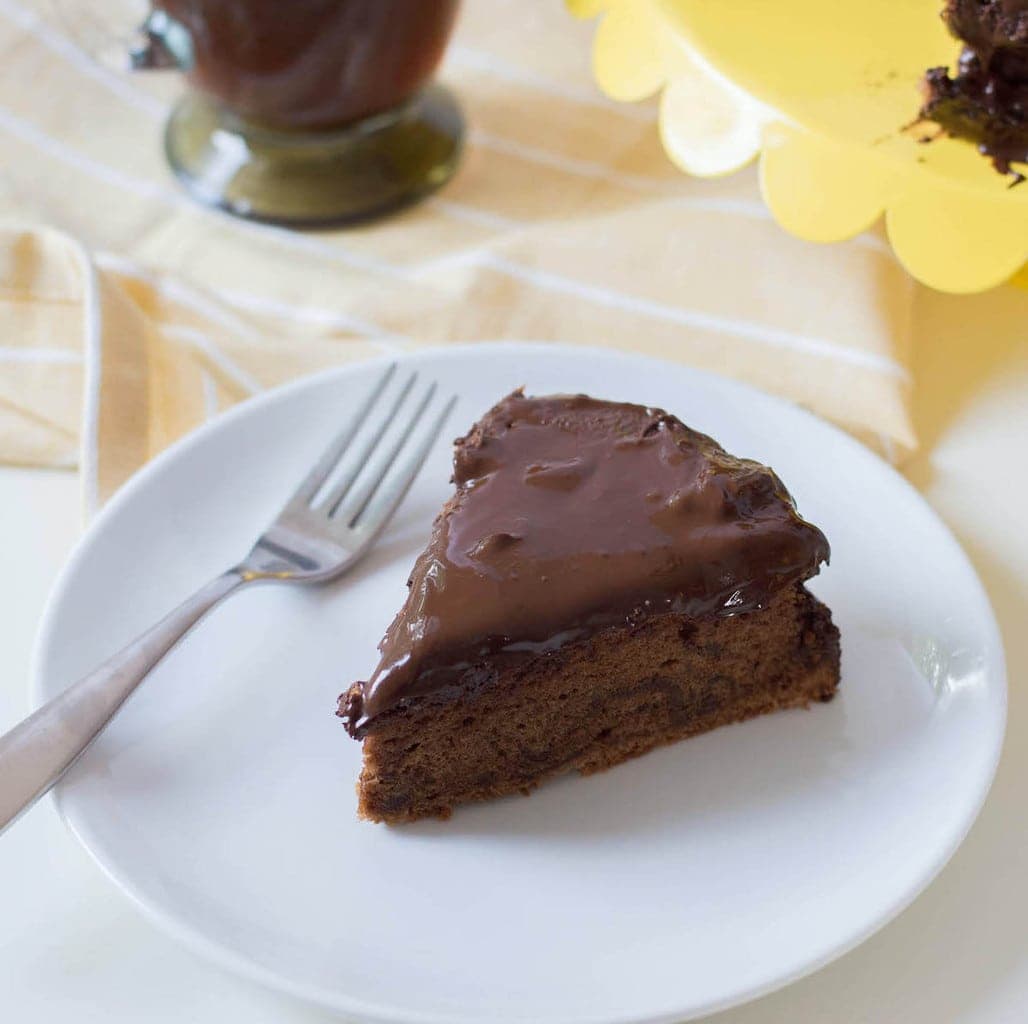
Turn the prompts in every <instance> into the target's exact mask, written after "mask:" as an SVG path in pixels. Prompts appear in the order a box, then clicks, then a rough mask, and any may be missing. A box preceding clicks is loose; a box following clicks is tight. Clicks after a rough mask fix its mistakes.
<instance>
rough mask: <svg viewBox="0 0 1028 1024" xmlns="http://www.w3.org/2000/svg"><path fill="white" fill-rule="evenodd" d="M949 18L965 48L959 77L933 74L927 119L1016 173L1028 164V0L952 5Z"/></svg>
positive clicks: (970, 0) (960, 0)
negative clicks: (1013, 165) (1017, 165)
mask: <svg viewBox="0 0 1028 1024" xmlns="http://www.w3.org/2000/svg"><path fill="white" fill-rule="evenodd" d="M943 18H944V20H945V21H946V24H947V25H948V26H949V29H950V31H951V32H952V33H953V34H954V35H955V36H956V37H957V38H958V39H959V40H961V41H962V42H963V43H964V44H965V45H964V49H963V50H962V51H961V54H960V59H959V62H958V65H957V73H956V75H954V76H952V77H951V76H950V74H949V72H948V70H947V69H946V68H932V69H931V70H930V71H929V72H928V75H927V79H926V91H927V101H926V103H925V106H924V108H923V109H922V111H921V114H922V116H923V117H925V118H927V119H929V120H932V121H935V122H936V123H937V124H939V125H941V126H942V128H944V129H945V130H946V131H947V132H948V133H949V134H950V135H955V136H957V137H959V138H964V139H969V140H970V141H972V142H975V143H977V145H978V148H979V150H981V152H983V153H985V154H986V155H988V156H991V157H992V159H993V163H994V164H995V165H996V168H997V170H999V171H1001V172H1003V173H1004V174H1007V173H1012V169H1011V166H1010V165H1011V163H1014V162H1017V163H1025V162H1028V0H949V2H948V3H947V4H946V8H945V10H944V11H943ZM1016 177H1017V179H1018V180H1021V178H1022V175H1020V174H1017V175H1016Z"/></svg>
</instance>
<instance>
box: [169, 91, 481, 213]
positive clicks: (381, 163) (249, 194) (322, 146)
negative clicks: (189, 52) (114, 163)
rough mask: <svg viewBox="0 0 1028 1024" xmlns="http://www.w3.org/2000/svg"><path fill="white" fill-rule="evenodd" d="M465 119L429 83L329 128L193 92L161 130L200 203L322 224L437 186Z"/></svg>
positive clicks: (452, 159)
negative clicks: (234, 107)
mask: <svg viewBox="0 0 1028 1024" xmlns="http://www.w3.org/2000/svg"><path fill="white" fill-rule="evenodd" d="M463 137H464V121H463V118H462V117H461V113H460V108H459V107H458V106H457V102H456V100H454V98H453V96H452V95H451V94H450V92H449V91H448V90H446V89H444V88H443V87H442V86H438V85H433V86H430V87H429V88H427V89H425V90H424V91H423V92H421V93H419V94H418V95H417V96H415V97H414V98H413V99H412V100H410V101H408V102H407V103H405V104H404V105H403V106H402V107H400V108H398V109H396V110H390V111H387V112H385V113H383V114H376V115H375V116H373V117H369V118H367V119H365V120H363V121H358V122H356V123H354V124H351V125H347V126H346V127H345V128H342V129H339V130H337V131H331V132H296V133H293V132H282V131H275V130H271V129H268V128H264V127H261V126H260V125H256V124H253V123H252V122H249V121H244V120H242V119H241V118H239V117H237V116H236V115H234V114H232V113H231V112H230V111H228V110H226V109H225V108H224V107H220V106H218V105H217V104H215V103H213V102H211V101H210V100H208V99H207V98H205V97H204V96H202V95H200V94H198V93H188V94H186V96H185V97H183V98H182V99H181V100H180V101H179V103H178V104H177V105H176V107H175V109H174V110H173V111H172V114H171V117H170V118H169V119H168V124H167V128H166V129H165V134H164V142H165V152H166V153H167V156H168V161H169V163H170V164H171V167H172V169H173V170H174V172H175V174H176V175H177V176H178V178H179V179H180V180H181V181H182V183H183V184H184V185H185V187H186V188H187V189H188V190H189V192H190V193H191V194H192V195H193V196H194V197H195V198H196V199H198V200H199V201H200V202H202V203H206V204H207V205H210V206H217V207H220V208H221V209H224V210H228V211H229V212H230V213H233V214H235V215H236V216H239V217H248V218H251V219H253V220H262V221H269V222H272V223H276V224H289V225H293V226H295V227H325V226H329V225H333V224H346V223H355V222H358V221H365V220H370V219H372V218H375V217H380V216H382V215H384V214H387V213H391V212H392V211H394V210H397V209H399V208H401V207H403V206H407V205H408V204H410V203H413V202H415V201H416V200H418V199H420V198H421V197H422V196H425V195H427V194H428V193H430V192H433V191H435V189H437V188H439V187H440V186H441V185H443V184H444V183H445V182H446V181H448V180H449V178H450V177H451V176H452V175H453V172H454V171H455V170H456V168H457V163H458V161H459V159H460V152H461V145H462V141H463Z"/></svg>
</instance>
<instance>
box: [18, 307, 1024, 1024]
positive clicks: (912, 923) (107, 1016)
mask: <svg viewBox="0 0 1028 1024" xmlns="http://www.w3.org/2000/svg"><path fill="white" fill-rule="evenodd" d="M983 321H985V322H988V323H989V324H990V329H989V330H988V331H985V330H983V329H982V328H981V326H980V324H981V323H982V322H983ZM916 322H917V324H918V329H917V337H916V338H915V359H914V370H915V379H916V380H917V390H916V394H915V413H916V419H917V426H918V430H919V433H920V435H921V439H922V443H923V444H924V453H923V454H922V455H920V456H919V457H918V458H917V459H915V460H914V461H913V462H911V463H910V464H908V465H907V466H906V467H904V468H905V470H906V472H907V474H908V476H909V477H910V478H911V480H912V481H913V482H914V483H915V485H917V486H918V487H919V488H920V489H921V490H922V491H923V493H924V494H925V495H926V496H927V497H928V499H929V500H930V501H931V503H932V504H933V505H934V507H935V508H936V509H937V510H938V511H939V513H940V514H941V515H942V517H943V518H944V519H945V520H946V521H947V522H948V524H949V525H950V526H951V528H952V529H953V530H954V531H955V533H956V534H957V536H958V538H959V539H960V540H961V541H962V543H963V544H964V545H965V548H966V549H967V551H968V553H969V555H970V556H971V559H972V560H973V561H974V563H975V565H976V566H977V568H978V571H979V572H980V574H981V575H982V577H983V579H984V581H985V584H986V587H987V589H988V591H989V594H990V596H991V599H992V601H993V604H994V606H995V608H996V611H997V615H998V618H999V621H1000V626H1001V628H1002V630H1003V634H1004V640H1005V643H1006V648H1007V657H1008V667H1009V675H1010V686H1011V693H1010V724H1009V729H1008V734H1007V743H1006V748H1005V752H1004V757H1003V761H1002V763H1001V766H1000V770H999V774H998V777H997V780H996V783H995V786H994V788H993V791H992V795H991V796H990V798H989V801H988V803H987V804H986V807H985V809H984V811H983V813H982V816H981V818H980V819H979V821H978V823H977V825H976V826H975V827H974V829H973V830H972V832H971V834H970V836H969V838H968V839H967V841H966V843H965V844H964V846H963V847H962V848H961V849H960V851H959V852H958V853H957V855H956V857H955V858H954V859H953V861H952V862H951V864H950V865H949V866H948V867H947V868H946V869H945V871H944V872H943V873H942V875H941V876H940V877H939V879H938V880H937V881H936V882H935V883H934V884H933V885H932V886H931V887H930V888H929V890H928V891H927V892H926V893H925V894H924V895H923V896H921V897H920V898H919V899H918V900H917V901H916V902H915V904H914V905H913V906H912V907H911V908H910V909H909V910H908V911H907V912H906V913H904V914H903V915H902V916H901V917H900V918H899V919H898V920H897V921H896V922H894V923H893V924H892V925H890V926H889V927H887V928H886V929H884V930H883V931H882V932H881V933H879V934H878V935H877V936H875V937H874V938H872V939H871V940H870V941H869V942H867V943H866V944H865V945H864V946H862V947H861V948H860V949H858V950H856V951H855V952H853V953H851V954H849V955H848V956H846V957H844V958H843V959H842V960H840V961H838V962H836V963H835V964H833V965H831V966H829V967H827V968H826V969H824V970H823V971H821V972H819V973H818V974H816V975H814V976H813V977H811V978H808V979H806V980H804V981H801V982H799V983H797V984H795V985H793V986H791V987H789V988H787V989H785V990H783V991H781V992H778V993H776V994H774V995H771V996H768V997H766V998H764V999H762V1000H759V1001H757V1002H755V1003H752V1004H750V1005H749V1006H746V1007H742V1008H739V1009H737V1010H732V1011H728V1012H727V1013H724V1014H722V1015H720V1016H718V1017H717V1018H716V1019H717V1020H718V1022H719V1024H770V1022H779V1021H782V1022H789V1024H794V1022H807V1021H816V1022H822V1021H827V1022H831V1024H857V1022H868V1021H874V1022H879V1021H886V1022H891V1021H903V1022H904V1024H943V1022H945V1024H957V1022H965V1021H966V1022H972V1021H973V1022H975V1024H1000V1022H1004V1024H1005V1022H1015V1021H1017V1022H1022V1021H1024V1020H1025V1019H1026V1012H1028V1011H1026V1009H1025V1008H1026V1007H1028V707H1026V703H1025V700H1024V699H1023V697H1024V695H1023V687H1024V686H1025V684H1026V680H1025V677H1026V675H1028V672H1026V669H1028V468H1026V467H1028V293H1026V292H1021V293H1017V292H1015V291H1013V290H1012V289H1005V290H1002V291H1000V292H996V293H993V294H991V295H989V296H983V297H976V298H963V299H958V298H952V297H943V296H934V295H930V294H929V293H927V292H922V293H920V295H919V300H918V309H917V311H916ZM854 500H855V501H860V500H862V499H861V496H860V495H854ZM0 524H2V526H3V537H2V538H0V654H2V665H3V670H2V671H3V674H2V675H0V728H6V727H7V726H8V725H9V724H12V723H13V722H14V721H16V720H17V719H18V718H20V717H21V716H23V715H24V714H25V713H26V712H27V710H28V680H29V662H30V651H31V647H32V642H33V638H34V634H35V630H36V625H37V623H38V621H39V617H40V614H41V611H42V608H43V604H44V601H45V599H46V596H47V593H48V591H49V588H50V587H51V585H52V583H53V581H54V578H55V576H56V574H57V572H58V570H59V568H60V566H61V564H62V562H63V560H64V558H65V557H66V555H67V553H68V551H69V550H70V548H71V546H72V544H73V543H74V541H75V539H76V537H77V534H78V530H79V502H78V493H77V484H76V481H75V479H74V477H73V476H71V475H70V474H62V473H51V472H42V471H34V470H19V469H0ZM905 569H906V571H909V572H917V569H918V567H917V565H910V566H908V567H905ZM354 927H359V922H356V921H355V922H354ZM398 984H402V979H398ZM332 1019H334V1018H332V1017H330V1016H329V1015H326V1014H324V1013H321V1012H318V1011H312V1010H309V1009H307V1008H305V1007H303V1006H300V1005H298V1004H295V1003H293V1002H291V1001H289V1000H287V999H285V998H284V997H280V996H277V995H275V994H272V993H269V992H266V991H264V990H262V989H259V988H256V987H254V986H252V985H251V984H248V983H246V982H242V981H238V980H236V979H235V978H233V977H230V976H228V975H226V974H224V973H223V972H222V971H220V970H219V969H217V968H215V967H212V966H209V965H207V964H206V963H204V962H202V961H200V960H198V959H197V958H196V957H194V956H193V955H192V954H190V953H188V952H186V951H184V950H182V949H180V948H179V947H178V946H177V945H176V944H175V943H174V942H173V941H172V940H171V939H168V938H166V937H164V936H163V935H162V934H160V933H159V932H157V931H155V930H154V929H153V928H151V926H150V925H148V924H147V923H146V922H145V921H144V920H143V919H142V918H141V917H140V916H139V915H138V914H137V912H136V911H135V910H134V909H133V908H132V907H131V906H130V905H129V904H128V902H127V901H126V900H125V899H124V898H123V897H122V896H121V895H120V894H119V893H118V892H117V891H116V890H115V889H114V887H113V886H112V885H111V884H110V883H109V882H107V880H106V879H104V878H103V877H102V875H101V874H100V872H99V871H98V870H97V869H96V868H95V867H94V866H93V864H92V863H91V862H90V861H89V859H88V857H87V856H86V854H85V853H84V852H83V851H82V850H81V849H80V848H79V847H78V845H77V844H76V843H75V841H74V840H73V839H72V838H71V836H70V835H69V834H68V833H67V832H66V831H65V830H64V828H63V826H62V825H61V824H60V823H59V822H58V821H57V819H56V817H55V815H54V813H53V810H52V808H51V807H50V806H49V804H43V805H41V806H39V807H37V808H36V809H35V810H34V811H32V812H31V813H30V814H29V815H28V816H26V818H24V819H23V820H22V821H21V822H19V823H18V824H17V825H16V826H15V827H14V828H13V829H12V830H11V831H10V832H9V833H8V834H6V835H5V836H3V837H2V838H0V1020H2V1021H5V1022H6V1021H11V1022H17V1024H66V1022H69V1021H75V1022H76V1024H89V1022H93V1021H102V1022H105V1024H108V1022H112V1024H120V1022H126V1024H127V1022H132V1024H136V1022H139V1021H146V1022H147V1024H151V1022H152V1024H160V1022H164V1021H175V1022H181V1021H190V1022H197V1024H235V1022H245V1024H265V1022H275V1024H315V1022H320V1021H328V1020H332Z"/></svg>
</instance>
